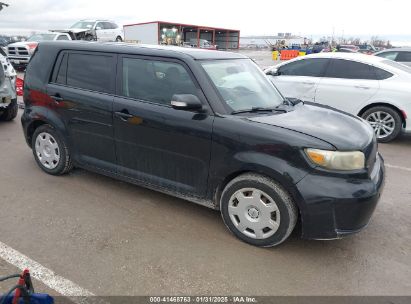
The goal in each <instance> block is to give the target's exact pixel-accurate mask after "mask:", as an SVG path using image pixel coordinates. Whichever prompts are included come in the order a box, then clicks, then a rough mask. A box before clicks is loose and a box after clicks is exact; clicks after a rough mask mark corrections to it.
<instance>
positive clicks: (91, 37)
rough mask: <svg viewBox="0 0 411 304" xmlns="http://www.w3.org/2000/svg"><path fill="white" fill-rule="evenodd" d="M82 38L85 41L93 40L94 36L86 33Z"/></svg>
mask: <svg viewBox="0 0 411 304" xmlns="http://www.w3.org/2000/svg"><path fill="white" fill-rule="evenodd" d="M84 40H86V41H94V38H93V36H92V35H86V37H84Z"/></svg>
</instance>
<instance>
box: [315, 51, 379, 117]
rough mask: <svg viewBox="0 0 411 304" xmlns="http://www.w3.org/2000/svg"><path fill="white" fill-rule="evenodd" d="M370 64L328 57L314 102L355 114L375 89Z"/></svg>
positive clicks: (377, 83)
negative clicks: (327, 63) (328, 62)
mask: <svg viewBox="0 0 411 304" xmlns="http://www.w3.org/2000/svg"><path fill="white" fill-rule="evenodd" d="M377 78H378V77H377V75H376V73H375V69H374V67H373V66H371V65H368V64H365V63H361V62H356V61H352V60H345V59H335V58H333V59H330V64H329V65H328V67H327V70H326V72H325V75H324V77H323V78H322V79H321V82H320V83H319V85H318V88H317V92H316V94H315V102H318V103H320V104H324V105H328V106H331V107H334V108H336V109H339V110H342V111H346V112H349V113H351V114H354V115H357V114H358V111H359V110H360V109H361V108H362V107H363V105H364V104H366V103H367V102H368V100H370V99H371V98H372V97H373V96H374V95H375V94H376V93H377V91H378V89H379V81H378V79H377Z"/></svg>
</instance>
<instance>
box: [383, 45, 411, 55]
mask: <svg viewBox="0 0 411 304" xmlns="http://www.w3.org/2000/svg"><path fill="white" fill-rule="evenodd" d="M401 51H403V52H411V47H398V48H392V49H386V50H382V51H379V52H377V53H375V54H382V53H387V52H401Z"/></svg>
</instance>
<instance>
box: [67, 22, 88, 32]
mask: <svg viewBox="0 0 411 304" xmlns="http://www.w3.org/2000/svg"><path fill="white" fill-rule="evenodd" d="M93 25H94V22H87V21H79V22H77V23H75V24H74V25H72V26H71V27H70V28H75V29H85V30H87V29H91V28H92V27H93Z"/></svg>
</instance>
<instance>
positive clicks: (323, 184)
mask: <svg viewBox="0 0 411 304" xmlns="http://www.w3.org/2000/svg"><path fill="white" fill-rule="evenodd" d="M384 174H385V168H384V160H383V158H382V157H381V155H380V154H377V158H376V162H375V165H374V168H373V170H372V172H371V173H370V174H369V176H368V178H359V177H356V176H355V175H343V176H341V177H335V176H324V175H318V174H309V175H307V176H306V177H304V178H303V179H302V180H301V181H300V182H299V183H298V184H297V189H298V191H299V192H300V194H301V196H302V197H303V199H304V202H303V204H301V205H302V206H301V208H300V209H301V220H302V237H303V238H306V239H336V238H341V237H343V236H346V235H349V234H353V233H356V232H358V231H360V230H362V229H363V228H364V227H366V226H367V224H368V222H369V221H370V219H371V216H372V214H373V212H374V209H375V207H376V205H377V203H378V201H379V199H380V196H381V193H382V190H383V188H384V182H385V178H384Z"/></svg>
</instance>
